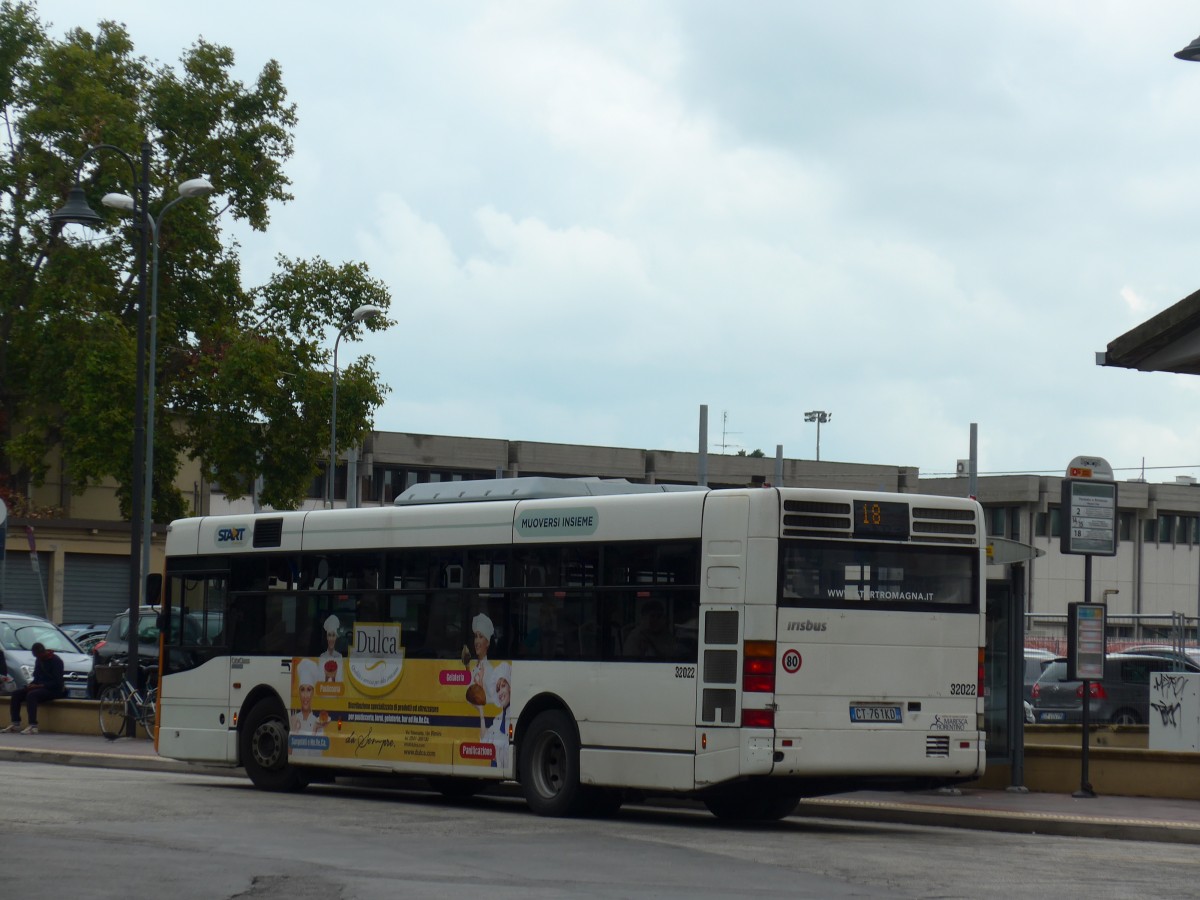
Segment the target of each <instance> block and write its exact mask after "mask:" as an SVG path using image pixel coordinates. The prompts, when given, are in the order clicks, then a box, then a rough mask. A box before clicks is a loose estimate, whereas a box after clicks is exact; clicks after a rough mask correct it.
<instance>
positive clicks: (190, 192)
mask: <svg viewBox="0 0 1200 900" xmlns="http://www.w3.org/2000/svg"><path fill="white" fill-rule="evenodd" d="M212 189H213V186H212V184H210V183H209V181H208V179H206V178H189V179H188V180H187V181H185V182H183V183H182V184H180V185H179V196H178V197H176V198H175V199H174V200H172V201H171V202H170V203H168V204H167V205H166V206H164V207H163V208H162V209H160V210H159V211H158V218H155V217H154V216H152V215H150V211H149V210H148V209H144V210H143V213H144V215H145V220H146V224H147V225H148V226H150V236H151V239H152V241H153V248H154V249H153V257H152V259H151V265H150V345H149V351H148V352H147V357H148V358H149V363H150V364H149V366H148V373H147V375H148V378H149V382H148V384H147V387H146V464H145V470H146V474H145V478H144V479H143V483H142V509H141V515H142V557H141V565H142V572H143V574H145V575H147V576H148V575H149V574H150V545H151V529H152V528H153V527H154V523H153V516H152V512H153V507H154V407H155V401H154V395H155V387H156V385H155V380H156V379H155V376H156V374H157V366H156V365H155V361H156V360H157V359H158V234H159V231H160V230H161V226H162V220H163V216H165V215H166V214H167V211H168V210H169V209H171V207H173V206H175V204H177V203H180V202H182V201H184V200H190V199H191V198H193V197H203V196H204V195H205V194H208V193H210V192H211V191H212ZM100 202H101V203H103V204H104V205H105V206H107V207H109V208H111V209H120V210H123V211H125V212H131V213H134V214H135V215H136V213H137V204H136V203H135V202H134V199H133V198H132V197H130V196H129V195H128V194H105V195H104V197H102V198H101V200H100ZM146 599H147V601H148V600H149V598H148V597H147V598H146Z"/></svg>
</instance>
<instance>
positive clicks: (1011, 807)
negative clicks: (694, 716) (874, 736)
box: [0, 733, 1200, 844]
mask: <svg viewBox="0 0 1200 900" xmlns="http://www.w3.org/2000/svg"><path fill="white" fill-rule="evenodd" d="M0 760H16V761H26V762H42V763H57V764H61V765H72V766H97V767H102V768H115V769H145V770H150V771H158V772H182V773H191V774H202V775H232V776H237V777H240V776H241V775H242V770H241V769H224V768H218V767H214V766H197V765H192V764H190V763H184V762H177V761H175V760H171V759H164V758H162V757H160V756H158V755H157V754H156V753H155V752H154V745H153V744H152V743H151V742H150V741H147V740H144V739H141V738H137V739H133V738H120V739H119V740H116V741H106V740H105V739H104V738H102V737H92V736H88V735H78V734H52V733H45V734H37V735H27V736H26V735H20V734H0ZM794 815H796V816H801V817H806V818H822V819H853V820H857V821H866V822H891V823H898V824H911V825H937V826H942V827H951V828H969V829H974V830H978V831H1006V832H1014V833H1018V834H1054V835H1073V836H1077V837H1102V838H1113V839H1116V840H1127V841H1159V842H1164V843H1178V844H1200V801H1194V800H1162V799H1155V798H1148V797H1094V798H1091V799H1076V798H1075V797H1072V796H1071V795H1070V794H1043V793H1024V794H1022V793H1015V792H1009V791H991V790H987V791H985V790H973V789H964V790H962V791H961V792H957V793H956V792H950V791H921V792H917V793H888V792H883V791H856V792H854V793H850V794H838V795H836V796H832V797H818V798H814V799H811V800H804V801H803V802H801V804H800V807H799V809H797V811H796V812H795V813H794Z"/></svg>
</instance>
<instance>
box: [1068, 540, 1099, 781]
mask: <svg viewBox="0 0 1200 900" xmlns="http://www.w3.org/2000/svg"><path fill="white" fill-rule="evenodd" d="M1083 602H1084V603H1091V602H1092V555H1091V554H1090V553H1089V554H1087V555H1086V556H1085V557H1084V558H1083ZM1081 685H1082V689H1083V718H1082V721H1081V722H1080V723H1079V725H1080V728H1081V729H1082V730H1083V745H1082V746H1081V747H1080V749H1079V790H1077V791H1076V792H1075V793H1074V794H1072V795H1071V796H1073V797H1079V798H1091V797H1095V796H1096V792H1095V791H1094V790H1093V789H1092V784H1091V781H1090V780H1089V772H1088V764H1089V760H1088V747H1089V745H1090V744H1091V734H1090V733H1089V732H1090V731H1091V727H1092V718H1091V706H1092V683H1091V682H1090V681H1088V680H1087V679H1084V680H1083V681H1082V682H1081Z"/></svg>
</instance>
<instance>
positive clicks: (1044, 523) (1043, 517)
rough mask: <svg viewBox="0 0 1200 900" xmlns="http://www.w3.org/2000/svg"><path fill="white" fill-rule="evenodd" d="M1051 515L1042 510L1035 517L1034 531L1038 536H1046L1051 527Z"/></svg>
mask: <svg viewBox="0 0 1200 900" xmlns="http://www.w3.org/2000/svg"><path fill="white" fill-rule="evenodd" d="M1049 521H1050V516H1048V515H1047V514H1046V513H1044V512H1040V513H1038V514H1037V515H1035V516H1034V517H1033V533H1034V535H1035V536H1037V537H1045V536H1046V529H1047V528H1048V527H1049Z"/></svg>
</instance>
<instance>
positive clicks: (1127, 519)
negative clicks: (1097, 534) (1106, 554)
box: [1117, 512, 1134, 541]
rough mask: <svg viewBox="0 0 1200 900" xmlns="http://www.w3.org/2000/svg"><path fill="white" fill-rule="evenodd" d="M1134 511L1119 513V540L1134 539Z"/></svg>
mask: <svg viewBox="0 0 1200 900" xmlns="http://www.w3.org/2000/svg"><path fill="white" fill-rule="evenodd" d="M1133 523H1134V518H1133V513H1131V512H1123V513H1118V514H1117V531H1118V535H1117V536H1118V540H1121V541H1132V540H1133Z"/></svg>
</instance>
